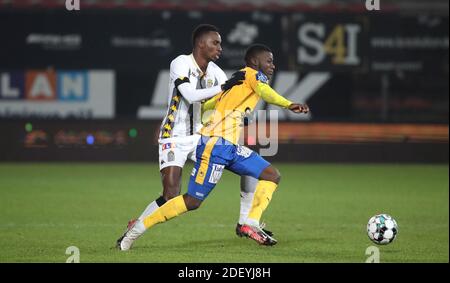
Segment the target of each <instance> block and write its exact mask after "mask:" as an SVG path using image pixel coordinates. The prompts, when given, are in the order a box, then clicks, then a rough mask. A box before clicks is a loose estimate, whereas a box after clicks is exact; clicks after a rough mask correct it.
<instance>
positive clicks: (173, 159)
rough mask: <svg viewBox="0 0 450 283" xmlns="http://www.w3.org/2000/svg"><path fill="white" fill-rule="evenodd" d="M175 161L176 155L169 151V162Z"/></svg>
mask: <svg viewBox="0 0 450 283" xmlns="http://www.w3.org/2000/svg"><path fill="white" fill-rule="evenodd" d="M172 161H175V153H174V152H173V151H169V153H168V154H167V162H172Z"/></svg>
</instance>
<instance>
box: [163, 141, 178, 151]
mask: <svg viewBox="0 0 450 283" xmlns="http://www.w3.org/2000/svg"><path fill="white" fill-rule="evenodd" d="M171 148H175V144H174V143H171V142H169V143H165V144H163V145H162V150H166V149H171Z"/></svg>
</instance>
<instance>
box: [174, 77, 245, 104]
mask: <svg viewBox="0 0 450 283" xmlns="http://www.w3.org/2000/svg"><path fill="white" fill-rule="evenodd" d="M244 79H245V72H244V71H237V72H235V73H234V74H233V75H232V76H231V78H230V79H229V80H227V81H226V82H225V83H224V84H222V85H217V86H215V87H211V88H206V89H195V88H194V87H193V86H192V85H191V84H190V81H189V78H186V77H181V78H178V79H176V80H175V82H174V83H175V87H176V88H177V89H178V90H179V91H180V92H181V95H183V97H184V98H186V100H187V101H188V102H189V103H193V102H200V101H202V100H205V99H208V98H211V97H213V96H215V95H216V94H218V93H219V92H221V91H227V90H229V89H230V88H232V87H233V86H235V85H240V84H242V83H243V81H244Z"/></svg>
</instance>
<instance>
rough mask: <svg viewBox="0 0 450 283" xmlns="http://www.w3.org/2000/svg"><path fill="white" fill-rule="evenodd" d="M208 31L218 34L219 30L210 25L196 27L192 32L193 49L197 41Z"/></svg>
mask: <svg viewBox="0 0 450 283" xmlns="http://www.w3.org/2000/svg"><path fill="white" fill-rule="evenodd" d="M210 31H215V32H219V29H218V28H217V27H216V26H213V25H210V24H201V25H198V26H197V27H196V28H195V29H194V31H193V32H192V46H193V47H195V44H196V43H197V40H198V39H199V38H200V37H202V36H203V35H205V34H207V33H208V32H210Z"/></svg>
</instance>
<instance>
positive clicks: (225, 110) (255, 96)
mask: <svg viewBox="0 0 450 283" xmlns="http://www.w3.org/2000/svg"><path fill="white" fill-rule="evenodd" d="M242 70H243V71H245V80H244V82H243V83H242V84H241V85H236V86H234V87H233V88H231V89H230V90H228V91H224V92H221V93H219V94H218V95H216V96H215V97H213V98H212V99H211V100H209V101H207V102H205V104H204V105H203V108H204V109H203V110H204V111H206V110H209V109H212V108H213V109H214V110H213V111H214V112H213V113H212V114H211V116H210V117H209V118H208V121H207V122H206V123H205V125H204V127H203V128H202V129H201V130H200V133H201V134H202V135H203V136H208V137H222V138H224V139H225V140H227V141H229V142H231V143H233V144H238V140H239V136H240V132H241V128H242V126H243V123H242V119H243V117H244V116H245V112H246V111H248V110H249V111H253V109H254V108H255V106H256V104H257V103H258V101H259V99H260V98H262V99H263V100H265V101H266V102H268V103H271V104H275V105H279V106H281V107H285V108H286V107H288V106H289V105H290V104H291V103H292V102H291V101H289V100H287V99H285V98H284V97H282V96H280V95H279V94H277V93H276V92H275V91H274V90H273V89H272V88H271V87H270V86H269V79H268V77H267V76H266V75H265V74H264V73H263V72H261V71H256V70H255V69H252V68H250V67H246V68H244V69H242Z"/></svg>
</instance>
